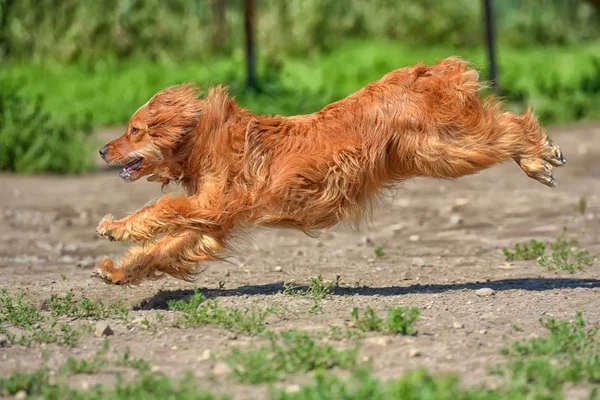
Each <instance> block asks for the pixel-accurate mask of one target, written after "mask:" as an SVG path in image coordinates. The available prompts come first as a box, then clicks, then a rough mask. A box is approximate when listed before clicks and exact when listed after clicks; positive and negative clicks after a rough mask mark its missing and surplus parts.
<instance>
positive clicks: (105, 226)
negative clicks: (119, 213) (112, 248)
mask: <svg viewBox="0 0 600 400" xmlns="http://www.w3.org/2000/svg"><path fill="white" fill-rule="evenodd" d="M114 230H115V222H114V220H113V216H112V215H110V214H109V215H106V216H104V218H102V219H101V220H100V223H99V224H98V227H97V228H96V234H97V235H99V236H102V237H105V238H107V239H108V240H110V241H114V240H115V237H114V235H113V233H114Z"/></svg>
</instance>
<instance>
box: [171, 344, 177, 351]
mask: <svg viewBox="0 0 600 400" xmlns="http://www.w3.org/2000/svg"><path fill="white" fill-rule="evenodd" d="M178 348H179V347H177V346H175V345H173V346H171V350H177V349H178Z"/></svg>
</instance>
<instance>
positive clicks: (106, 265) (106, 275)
mask: <svg viewBox="0 0 600 400" xmlns="http://www.w3.org/2000/svg"><path fill="white" fill-rule="evenodd" d="M92 276H94V277H96V278H100V279H102V280H103V281H104V282H106V283H110V284H113V285H122V284H124V283H125V274H124V273H123V270H122V269H118V268H115V263H114V262H113V260H111V259H110V258H108V257H104V258H103V259H102V261H100V263H99V264H98V265H97V266H96V268H95V269H94V271H93V272H92Z"/></svg>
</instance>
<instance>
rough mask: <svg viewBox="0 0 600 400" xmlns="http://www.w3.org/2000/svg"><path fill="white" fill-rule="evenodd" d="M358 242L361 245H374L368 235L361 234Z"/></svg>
mask: <svg viewBox="0 0 600 400" xmlns="http://www.w3.org/2000/svg"><path fill="white" fill-rule="evenodd" d="M360 244H361V245H363V246H369V247H373V246H375V242H373V239H371V238H370V237H368V236H363V237H361V238H360Z"/></svg>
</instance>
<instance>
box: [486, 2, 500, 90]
mask: <svg viewBox="0 0 600 400" xmlns="http://www.w3.org/2000/svg"><path fill="white" fill-rule="evenodd" d="M483 10H484V25H485V42H486V46H487V53H488V61H489V63H490V81H491V83H492V87H493V88H494V89H498V68H497V64H496V37H495V32H494V16H493V9H492V0H483Z"/></svg>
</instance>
